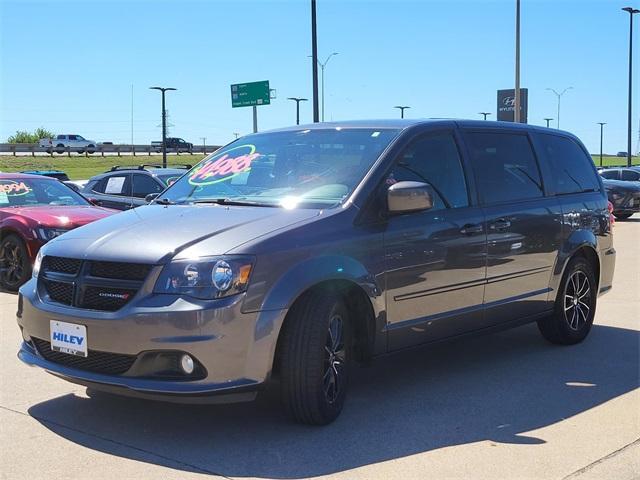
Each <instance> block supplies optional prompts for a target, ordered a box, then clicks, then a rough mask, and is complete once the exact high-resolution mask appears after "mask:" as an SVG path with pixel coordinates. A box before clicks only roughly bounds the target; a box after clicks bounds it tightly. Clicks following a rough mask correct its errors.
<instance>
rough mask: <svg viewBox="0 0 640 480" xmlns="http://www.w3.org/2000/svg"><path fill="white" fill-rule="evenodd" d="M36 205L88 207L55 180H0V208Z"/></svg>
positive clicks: (74, 193) (80, 198) (81, 199)
mask: <svg viewBox="0 0 640 480" xmlns="http://www.w3.org/2000/svg"><path fill="white" fill-rule="evenodd" d="M38 205H90V203H89V202H87V201H86V200H85V199H84V198H83V197H82V196H80V195H78V194H77V193H76V192H74V191H73V190H71V189H70V188H69V187H67V186H66V185H65V184H63V183H60V182H59V181H57V180H53V179H45V178H16V179H15V180H10V179H6V178H2V179H0V208H2V207H33V206H38Z"/></svg>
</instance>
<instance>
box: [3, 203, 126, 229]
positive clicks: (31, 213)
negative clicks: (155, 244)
mask: <svg viewBox="0 0 640 480" xmlns="http://www.w3.org/2000/svg"><path fill="white" fill-rule="evenodd" d="M11 213H12V214H13V215H20V216H22V217H27V218H29V219H31V220H32V221H33V222H36V223H38V224H39V225H42V226H45V227H55V228H75V227H79V226H81V225H86V224H87V223H91V222H95V221H96V220H100V219H101V218H104V217H108V216H109V215H113V214H114V213H116V212H115V211H114V210H108V209H106V208H100V207H94V206H92V205H80V206H71V205H69V206H63V205H60V206H47V205H44V206H43V205H41V206H34V207H16V208H12V209H11Z"/></svg>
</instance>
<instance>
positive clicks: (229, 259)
mask: <svg viewBox="0 0 640 480" xmlns="http://www.w3.org/2000/svg"><path fill="white" fill-rule="evenodd" d="M253 263H254V260H253V258H252V257H246V256H233V255H230V256H225V257H206V258H198V259H195V260H176V261H173V262H171V263H170V264H168V265H166V266H165V267H164V268H163V269H162V273H160V277H158V280H157V282H156V285H155V287H154V289H153V291H154V293H169V294H174V295H188V296H191V297H195V298H202V299H214V298H222V297H227V296H229V295H235V294H237V293H241V292H244V291H245V290H246V289H247V285H248V284H249V276H250V275H251V270H252V268H253Z"/></svg>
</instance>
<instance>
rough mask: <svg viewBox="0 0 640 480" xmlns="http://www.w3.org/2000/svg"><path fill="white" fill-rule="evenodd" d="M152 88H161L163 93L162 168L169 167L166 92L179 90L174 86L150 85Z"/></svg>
mask: <svg viewBox="0 0 640 480" xmlns="http://www.w3.org/2000/svg"><path fill="white" fill-rule="evenodd" d="M149 89H151V90H160V92H161V93H162V168H167V110H166V109H165V108H164V93H165V92H168V91H170V90H177V89H176V88H172V87H149Z"/></svg>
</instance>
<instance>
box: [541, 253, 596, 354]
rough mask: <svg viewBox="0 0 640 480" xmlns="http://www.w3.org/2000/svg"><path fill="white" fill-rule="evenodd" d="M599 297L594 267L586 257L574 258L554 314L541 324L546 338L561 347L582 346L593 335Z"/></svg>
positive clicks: (559, 290) (561, 288)
mask: <svg viewBox="0 0 640 480" xmlns="http://www.w3.org/2000/svg"><path fill="white" fill-rule="evenodd" d="M584 282H587V283H586V284H585V283H584ZM597 296H598V292H597V286H596V279H595V275H594V274H593V267H592V266H591V264H590V263H589V262H588V261H587V260H586V259H584V258H583V257H576V258H573V259H572V260H571V261H570V262H569V264H568V265H567V269H566V271H565V273H564V275H563V276H562V282H561V283H560V288H559V289H558V297H557V298H556V302H555V306H554V311H553V314H552V315H551V316H549V317H546V318H544V319H542V320H538V328H539V329H540V332H541V333H542V336H543V337H544V338H546V339H547V340H548V341H549V342H551V343H555V344H558V345H574V344H576V343H580V342H582V341H583V340H584V339H585V338H586V337H587V335H588V334H589V332H590V331H591V325H592V324H593V318H594V316H595V313H596V300H597Z"/></svg>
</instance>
